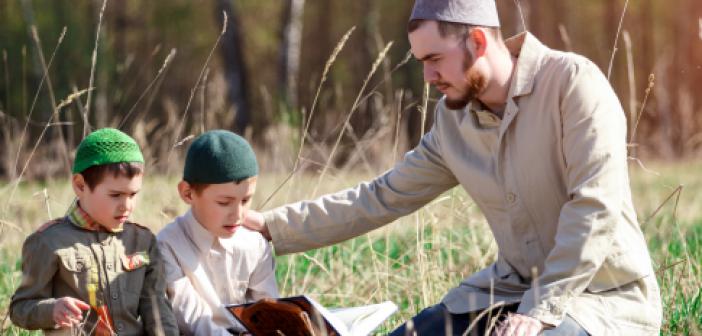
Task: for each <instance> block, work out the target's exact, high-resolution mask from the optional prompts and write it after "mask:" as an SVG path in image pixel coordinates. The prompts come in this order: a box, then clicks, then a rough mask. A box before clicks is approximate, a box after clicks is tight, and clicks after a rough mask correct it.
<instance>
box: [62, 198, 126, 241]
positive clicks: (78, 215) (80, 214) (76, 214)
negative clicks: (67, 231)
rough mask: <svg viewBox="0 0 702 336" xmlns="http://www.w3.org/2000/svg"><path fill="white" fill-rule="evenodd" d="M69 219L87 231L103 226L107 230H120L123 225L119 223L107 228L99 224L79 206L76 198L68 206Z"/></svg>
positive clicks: (96, 229)
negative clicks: (116, 225) (114, 226)
mask: <svg viewBox="0 0 702 336" xmlns="http://www.w3.org/2000/svg"><path fill="white" fill-rule="evenodd" d="M66 216H67V217H68V219H69V221H70V222H71V223H72V224H73V225H75V226H77V227H79V228H81V229H84V230H89V231H99V230H100V227H102V228H104V229H105V230H106V231H108V232H114V233H116V232H122V230H123V229H124V225H122V224H120V225H119V226H118V227H116V228H114V229H108V228H107V227H105V226H103V225H100V223H98V222H97V221H96V220H95V219H93V218H92V217H90V215H89V214H88V213H87V212H85V210H83V208H81V207H80V203H79V202H78V201H77V200H76V201H75V202H73V204H72V205H71V207H70V208H68V214H67V215H66Z"/></svg>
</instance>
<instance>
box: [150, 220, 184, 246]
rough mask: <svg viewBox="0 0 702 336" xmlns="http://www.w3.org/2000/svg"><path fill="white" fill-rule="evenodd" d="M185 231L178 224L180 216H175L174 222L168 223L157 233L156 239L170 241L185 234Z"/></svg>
mask: <svg viewBox="0 0 702 336" xmlns="http://www.w3.org/2000/svg"><path fill="white" fill-rule="evenodd" d="M184 234H185V232H184V231H183V229H182V228H181V227H180V225H178V218H174V219H173V221H172V222H170V223H168V224H166V226H164V227H163V228H162V229H161V231H159V232H158V234H156V239H157V240H158V241H164V242H170V241H172V240H174V239H175V238H176V237H178V236H180V235H184Z"/></svg>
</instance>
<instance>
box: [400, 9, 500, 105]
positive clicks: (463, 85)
mask: <svg viewBox="0 0 702 336" xmlns="http://www.w3.org/2000/svg"><path fill="white" fill-rule="evenodd" d="M409 41H410V44H411V46H412V54H413V55H414V57H415V58H417V59H418V60H420V61H421V62H422V65H423V66H424V81H426V82H428V83H430V84H432V85H434V86H435V87H436V88H437V89H438V90H439V91H441V93H443V94H444V95H446V100H445V103H446V106H447V107H448V108H451V109H461V108H463V107H465V106H466V105H467V104H468V103H469V102H470V101H471V100H473V99H475V98H476V97H477V96H478V95H479V94H480V93H482V91H483V90H484V89H485V86H486V81H485V77H484V76H483V75H482V74H481V73H480V72H479V70H478V69H477V68H476V67H475V66H474V63H475V59H474V57H473V55H472V54H471V52H470V50H469V49H468V48H467V47H466V39H464V38H463V37H460V36H446V37H442V36H441V35H440V34H439V29H438V25H437V22H436V21H427V22H425V23H424V24H422V25H421V26H419V28H417V29H416V30H415V31H413V32H411V33H410V34H409Z"/></svg>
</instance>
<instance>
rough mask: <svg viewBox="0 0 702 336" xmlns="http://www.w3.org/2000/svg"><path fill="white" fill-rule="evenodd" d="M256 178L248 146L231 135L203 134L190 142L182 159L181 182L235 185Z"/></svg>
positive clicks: (256, 164)
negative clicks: (183, 167) (183, 160)
mask: <svg viewBox="0 0 702 336" xmlns="http://www.w3.org/2000/svg"><path fill="white" fill-rule="evenodd" d="M256 175H258V163H257V162H256V154H254V151H253V149H251V145H249V143H248V142H247V141H246V140H245V139H244V138H242V137H240V136H238V135H236V134H234V133H232V132H230V131H225V130H214V131H208V132H205V133H203V134H202V135H200V136H199V137H197V139H195V141H193V143H192V144H191V145H190V148H189V149H188V154H187V155H186V157H185V169H183V180H184V181H186V182H188V183H200V184H220V183H228V182H238V181H243V180H245V179H247V178H249V177H253V176H256Z"/></svg>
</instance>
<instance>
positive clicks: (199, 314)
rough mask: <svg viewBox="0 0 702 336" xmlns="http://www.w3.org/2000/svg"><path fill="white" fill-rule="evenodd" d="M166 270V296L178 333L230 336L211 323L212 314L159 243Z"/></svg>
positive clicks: (223, 329)
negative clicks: (171, 307) (168, 299)
mask: <svg viewBox="0 0 702 336" xmlns="http://www.w3.org/2000/svg"><path fill="white" fill-rule="evenodd" d="M159 245H160V250H161V254H162V256H163V259H164V263H165V264H166V269H167V271H166V272H167V274H168V275H167V277H168V284H167V290H166V292H167V294H168V297H169V298H170V301H171V305H172V306H173V311H174V313H175V317H176V320H177V322H178V327H179V328H180V332H181V333H182V334H184V335H215V336H230V335H231V333H230V332H229V331H228V330H227V329H226V328H223V327H221V326H219V325H217V324H216V323H215V322H214V321H213V316H214V315H213V312H212V309H210V306H209V305H208V304H207V303H206V302H204V301H203V300H202V299H201V298H200V295H198V293H197V291H196V290H195V288H194V287H193V284H192V283H191V282H190V279H188V277H186V276H185V274H184V273H183V272H182V271H181V270H180V268H179V267H178V263H177V262H176V259H175V256H174V255H173V252H172V251H171V250H170V247H169V246H168V245H167V244H166V243H165V242H159Z"/></svg>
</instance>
